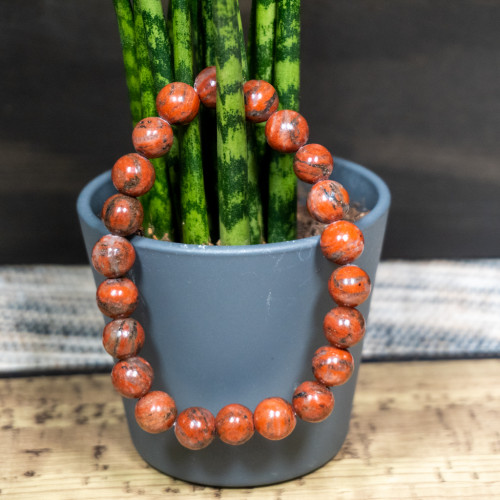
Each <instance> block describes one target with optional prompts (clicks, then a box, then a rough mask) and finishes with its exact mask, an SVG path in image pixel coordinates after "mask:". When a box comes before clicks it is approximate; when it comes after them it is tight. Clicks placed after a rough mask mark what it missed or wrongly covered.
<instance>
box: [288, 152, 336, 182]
mask: <svg viewBox="0 0 500 500" xmlns="http://www.w3.org/2000/svg"><path fill="white" fill-rule="evenodd" d="M293 171H294V172H295V175H296V176H297V177H298V178H299V179H300V180H301V181H304V182H307V183H308V184H314V183H315V182H318V181H321V180H325V179H328V177H330V174H331V173H332V171H333V157H332V155H331V154H330V151H328V149H326V148H325V147H324V146H321V144H306V145H305V146H302V147H301V148H300V149H299V150H298V151H297V152H296V153H295V158H294V159H293Z"/></svg>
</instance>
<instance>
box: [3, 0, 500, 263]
mask: <svg viewBox="0 0 500 500" xmlns="http://www.w3.org/2000/svg"><path fill="white" fill-rule="evenodd" d="M302 3H303V17H302V20H303V40H302V43H303V45H302V47H303V65H302V85H303V92H302V112H303V113H304V115H305V116H306V117H307V118H308V120H309V123H310V128H311V132H312V135H311V141H314V142H320V143H323V144H325V145H326V146H327V147H329V148H331V149H332V151H333V152H334V154H336V155H338V156H343V157H347V158H349V159H352V160H354V161H357V162H359V163H362V164H364V165H367V166H369V167H370V168H372V169H373V170H374V171H375V172H377V173H378V174H380V175H381V176H383V177H384V179H385V180H386V181H387V183H388V184H389V186H390V188H391V190H392V195H393V209H392V213H391V218H390V224H389V228H388V233H387V240H386V246H385V250H384V257H385V258H463V257H495V256H498V255H499V250H500V231H499V223H498V218H499V216H500V141H499V133H500V36H499V34H498V27H499V26H500V3H499V2H495V1H488V0H455V1H453V2H450V1H447V0H437V1H436V0H434V1H431V0H428V1H426V0H398V1H397V0H391V1H389V0H387V1H384V0H356V1H352V0H336V1H334V2H333V1H331V0H303V2H302ZM248 7H249V2H248V1H242V10H243V11H244V12H247V10H248ZM0 44H1V47H2V48H1V50H0V68H1V70H0V96H1V100H0V151H1V153H0V154H1V158H2V161H1V163H0V214H1V215H2V219H1V220H2V229H3V233H2V235H0V263H1V264H13V263H51V262H53V263H76V262H84V261H85V255H84V251H83V245H82V243H81V237H80V233H79V228H78V225H77V219H76V214H75V208H74V207H75V200H76V197H77V194H78V192H79V191H80V189H81V188H82V187H83V186H84V185H85V183H86V182H88V181H89V180H90V179H91V178H93V177H94V176H95V175H97V174H99V173H101V172H102V171H104V170H106V169H109V168H111V166H112V165H113V163H114V161H115V160H116V159H117V158H118V157H119V156H121V155H122V154H124V153H125V152H129V151H131V145H130V121H129V114H128V104H127V93H126V88H125V83H124V77H123V68H122V61H121V51H120V45H119V39H118V34H117V29H116V22H115V19H114V12H113V7H112V2H111V0H108V1H103V0H85V1H84V2H77V1H75V0H73V1H70V0H31V1H30V2H6V1H0Z"/></svg>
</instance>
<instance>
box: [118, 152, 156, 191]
mask: <svg viewBox="0 0 500 500" xmlns="http://www.w3.org/2000/svg"><path fill="white" fill-rule="evenodd" d="M155 177H156V173H155V168H154V167H153V164H152V163H151V162H150V161H149V160H148V159H147V158H144V157H142V156H141V155H138V154H137V153H130V154H128V155H124V156H122V157H121V158H119V159H118V160H117V161H116V163H115V164H114V165H113V169H112V170H111V180H112V181H113V184H114V186H115V188H116V189H117V190H118V191H120V193H123V194H127V195H128V196H142V195H143V194H146V193H147V192H148V191H149V190H150V189H151V188H152V187H153V184H154V182H155Z"/></svg>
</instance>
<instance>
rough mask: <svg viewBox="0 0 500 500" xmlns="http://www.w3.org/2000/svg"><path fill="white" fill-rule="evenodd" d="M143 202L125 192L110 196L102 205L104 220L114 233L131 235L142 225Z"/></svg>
mask: <svg viewBox="0 0 500 500" xmlns="http://www.w3.org/2000/svg"><path fill="white" fill-rule="evenodd" d="M143 217H144V212H143V210H142V205H141V202H140V201H139V200H138V199H136V198H132V197H131V196H126V195H124V194H120V193H119V194H115V195H113V196H110V197H109V198H108V199H107V200H106V201H105V202H104V205H103V207H102V221H103V223H104V225H105V226H106V227H107V228H108V230H109V231H111V232H112V233H113V234H117V235H118V236H129V235H131V234H134V233H135V232H136V231H137V230H138V229H139V228H140V227H141V225H142V219H143Z"/></svg>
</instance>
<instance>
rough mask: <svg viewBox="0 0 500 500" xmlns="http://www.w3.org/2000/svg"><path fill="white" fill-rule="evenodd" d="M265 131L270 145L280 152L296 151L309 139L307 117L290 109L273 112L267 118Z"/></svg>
mask: <svg viewBox="0 0 500 500" xmlns="http://www.w3.org/2000/svg"><path fill="white" fill-rule="evenodd" d="M265 132H266V139H267V143H268V144H269V146H271V147H272V148H273V149H275V150H276V151H279V152H280V153H295V152H296V151H297V150H298V149H299V148H301V147H302V146H303V145H304V144H305V143H306V142H307V140H308V139H309V126H308V125H307V121H306V119H305V118H304V117H303V116H302V115H301V114H299V113H297V112H296V111H292V110H289V109H283V110H281V111H276V113H273V114H272V115H271V116H270V117H269V119H268V120H267V123H266V129H265Z"/></svg>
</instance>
